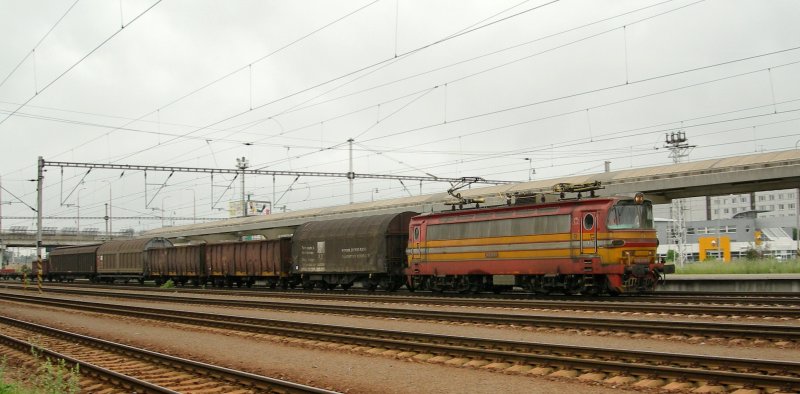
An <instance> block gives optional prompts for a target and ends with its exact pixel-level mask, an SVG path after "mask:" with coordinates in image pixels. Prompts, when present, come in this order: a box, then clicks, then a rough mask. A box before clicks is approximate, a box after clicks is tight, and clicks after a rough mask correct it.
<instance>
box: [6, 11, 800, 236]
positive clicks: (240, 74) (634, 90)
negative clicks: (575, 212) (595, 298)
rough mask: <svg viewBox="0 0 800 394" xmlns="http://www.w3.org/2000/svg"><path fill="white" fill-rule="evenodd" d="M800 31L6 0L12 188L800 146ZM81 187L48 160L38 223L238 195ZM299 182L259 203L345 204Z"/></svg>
mask: <svg viewBox="0 0 800 394" xmlns="http://www.w3.org/2000/svg"><path fill="white" fill-rule="evenodd" d="M62 17H63V18H62ZM798 20H800V2H799V1H796V0H783V1H781V0H770V1H763V0H750V1H746V0H742V1H736V0H706V1H696V0H672V1H663V0H656V1H644V0H636V1H621V0H620V1H594V0H592V1H590V0H560V1H550V0H536V1H533V0H531V1H521V0H511V1H464V0H453V1H422V0H419V1H416V0H399V1H398V0H377V1H371V0H360V1H335V2H334V1H324V0H320V1H198V0H191V1H188V0H183V1H176V0H164V1H161V2H158V1H157V0H122V1H107V0H104V1H101V0H79V1H75V0H65V1H56V0H46V1H36V0H24V1H23V0H0V53H2V56H0V122H2V123H0V138H2V150H1V151H0V163H2V165H1V166H0V176H2V186H3V187H4V188H6V189H8V191H10V192H12V193H14V194H15V195H16V196H18V197H20V198H21V199H22V200H23V201H25V202H26V203H27V204H30V205H35V184H34V183H32V182H29V181H28V180H30V179H33V178H35V175H36V167H35V164H36V158H37V156H40V155H41V156H43V157H44V158H45V160H50V161H75V162H97V163H119V164H159V165H175V166H196V167H219V168H223V167H224V168H233V167H234V166H235V165H236V158H237V157H242V156H245V157H247V158H248V159H249V161H250V164H251V167H252V168H263V169H271V170H300V171H325V172H347V171H348V150H347V145H346V141H347V139H348V138H353V139H355V146H354V147H355V149H354V153H353V154H354V166H355V168H354V170H355V172H357V173H358V172H361V173H382V174H404V175H425V174H426V173H430V174H434V175H436V176H444V177H459V176H481V177H484V178H487V179H504V180H519V181H522V180H527V179H528V178H529V176H532V177H533V178H534V179H544V178H555V177H560V176H565V175H570V174H577V173H581V174H585V173H592V172H600V171H602V170H603V162H604V161H605V160H609V161H611V162H612V164H611V166H612V169H624V168H631V167H641V166H650V165H657V164H665V163H669V162H670V160H669V158H668V152H667V151H666V150H664V149H663V148H662V147H663V139H664V133H665V132H670V131H677V130H679V129H681V128H683V130H684V131H685V132H686V134H687V136H688V137H689V139H690V143H692V144H696V145H697V148H696V149H695V150H694V151H693V152H692V154H691V156H690V160H700V159H704V158H715V157H725V156H732V155H741V154H748V153H753V152H761V151H774V150H783V149H793V148H795V145H796V143H797V142H798V140H800V120H798V119H800V64H798V63H795V62H800V49H797V48H798V47H800V24H799V23H797V21H798ZM121 26H124V28H121ZM51 29H52V30H51ZM48 32H49V33H48ZM43 37H44V38H43ZM656 148H662V149H656ZM526 158H529V159H532V160H530V161H528V160H526ZM529 168H533V169H534V171H535V174H532V173H530V172H529ZM85 174H86V170H81V169H65V170H64V171H63V175H62V173H61V170H60V169H58V168H54V167H48V172H47V173H46V189H45V200H44V202H45V208H44V213H45V214H46V215H56V216H77V208H76V207H75V206H74V205H77V204H78V201H77V199H78V194H80V199H81V201H80V206H81V216H83V217H87V219H83V220H82V221H81V224H80V225H81V227H82V228H87V227H94V228H99V229H100V231H103V229H104V222H103V221H102V220H98V219H88V217H100V216H103V210H104V206H103V204H104V203H106V202H108V195H109V188H110V189H111V194H112V196H113V203H112V205H113V207H114V211H113V214H114V216H131V217H139V216H141V217H160V216H161V212H159V211H158V209H161V208H162V206H163V208H164V210H165V211H166V212H167V213H166V214H165V216H166V217H167V223H171V220H170V219H169V218H170V217H172V216H191V215H192V209H193V207H194V206H195V202H194V201H195V200H196V209H197V216H200V217H224V216H227V211H220V210H217V209H212V206H213V207H215V208H227V207H228V202H229V201H231V200H235V199H237V198H238V195H239V193H240V189H239V183H238V180H237V181H236V182H232V180H233V178H232V177H231V176H227V177H222V176H216V177H215V178H214V184H215V185H216V186H215V187H213V188H212V186H211V179H210V177H209V176H208V175H197V174H178V173H176V174H175V175H173V176H172V177H171V178H169V179H168V180H167V175H168V174H164V173H148V178H147V183H148V185H147V186H146V185H145V180H144V177H143V174H142V173H140V172H133V171H129V172H126V173H125V174H124V175H123V174H121V171H116V170H115V171H102V170H94V171H92V172H91V173H90V174H89V175H87V176H86V177H85V178H84V175H85ZM82 178H83V179H84V180H83V182H84V183H83V184H80V185H79V184H78V182H79V181H80V180H81V179H82ZM165 181H167V185H168V186H167V187H166V188H165V189H164V190H162V191H160V192H159V194H158V196H156V197H155V198H154V199H153V198H152V196H153V194H154V193H155V192H156V189H157V188H158V186H156V185H155V184H160V183H163V182H165ZM292 181H294V178H289V177H278V178H277V180H276V182H275V185H274V190H275V192H274V194H273V182H272V178H271V177H259V178H256V177H248V179H247V187H246V191H247V192H248V193H252V195H253V197H252V198H253V199H256V200H270V201H271V200H278V199H280V200H279V201H278V204H277V205H279V206H283V205H285V206H286V209H289V210H300V209H305V208H311V207H319V206H328V205H338V204H346V203H347V202H348V186H347V180H346V179H332V178H301V179H299V180H298V181H297V182H296V183H294V184H293V185H292V187H291V188H289V185H290V184H292ZM228 185H231V188H227V187H228ZM405 186H407V187H408V190H405V189H404V187H403V185H402V184H400V183H399V182H397V181H375V180H357V181H356V183H355V196H354V200H355V201H370V200H371V199H385V198H396V197H402V196H407V195H409V193H413V194H418V193H420V185H419V184H406V185H405ZM446 188H447V185H446V184H436V183H425V184H424V185H422V192H423V193H432V192H440V191H444V190H446ZM145 189H147V195H148V199H152V202H150V204H149V205H147V200H146V199H145ZM62 190H63V192H62ZM72 190H75V192H73V193H72V194H71V195H70V196H69V197H68V198H66V196H67V195H68V194H69V193H70V191H72ZM78 190H81V191H80V192H79V193H78V192H77V191H78ZM212 190H213V192H212ZM217 200H218V201H219V202H217ZM2 201H3V202H9V201H15V202H16V199H15V198H13V197H12V196H11V195H10V194H9V193H8V192H6V191H3V192H2ZM152 208H157V209H152ZM2 213H3V216H31V215H32V212H31V210H30V209H29V208H27V207H25V206H24V205H23V204H18V203H14V204H10V205H2ZM175 224H176V225H177V224H186V222H176V223H175ZM2 226H3V227H4V228H8V227H10V226H28V227H29V228H33V227H35V221H34V220H32V219H8V218H6V219H4V220H3V222H2ZM45 226H49V227H76V226H77V221H76V220H74V219H70V220H49V221H46V222H45ZM159 226H161V221H160V220H152V219H146V218H142V219H134V220H125V221H122V220H119V221H115V223H114V229H115V230H120V229H122V228H134V229H136V230H142V229H148V228H154V227H159Z"/></svg>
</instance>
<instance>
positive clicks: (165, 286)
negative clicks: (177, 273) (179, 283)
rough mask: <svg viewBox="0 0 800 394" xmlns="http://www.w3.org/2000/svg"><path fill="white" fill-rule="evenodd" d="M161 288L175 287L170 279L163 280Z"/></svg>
mask: <svg viewBox="0 0 800 394" xmlns="http://www.w3.org/2000/svg"><path fill="white" fill-rule="evenodd" d="M161 288H162V289H173V288H175V282H173V281H172V279H170V280H168V281H166V282H164V284H163V285H161Z"/></svg>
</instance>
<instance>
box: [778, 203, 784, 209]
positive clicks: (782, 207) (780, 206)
mask: <svg viewBox="0 0 800 394" xmlns="http://www.w3.org/2000/svg"><path fill="white" fill-rule="evenodd" d="M778 209H786V208H785V206H784V205H783V204H778Z"/></svg>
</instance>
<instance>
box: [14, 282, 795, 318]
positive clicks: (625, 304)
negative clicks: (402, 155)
mask: <svg viewBox="0 0 800 394" xmlns="http://www.w3.org/2000/svg"><path fill="white" fill-rule="evenodd" d="M7 287H8V288H19V286H13V285H12V286H7ZM47 289H48V291H51V292H65V291H66V290H67V289H58V288H56V287H48V288H47ZM112 289H113V287H112ZM131 289H141V287H135V286H129V287H125V288H124V290H125V291H128V290H131ZM147 290H150V291H162V292H171V293H174V292H184V293H197V294H209V293H214V294H221V295H232V293H231V292H230V291H214V290H199V289H185V288H172V289H158V288H149V289H147ZM92 291H96V290H92ZM137 291H138V290H137ZM243 293H244V292H241V293H238V294H236V293H233V294H235V295H243ZM246 295H248V296H259V297H275V298H292V299H298V298H308V299H317V300H326V301H353V302H380V303H402V304H417V305H437V306H472V307H488V308H521V309H552V310H580V311H592V312H596V311H605V312H628V313H635V312H638V313H659V314H662V313H667V314H683V315H714V316H755V317H777V318H792V319H800V305H797V307H796V308H791V307H789V308H787V307H784V306H781V304H778V305H777V306H751V304H752V303H751V302H749V300H748V299H741V300H740V301H739V304H738V305H737V304H732V305H702V304H699V302H701V301H697V300H689V299H682V300H679V301H676V302H682V303H680V304H672V303H668V302H667V301H666V300H661V301H659V300H648V302H639V298H637V299H635V300H631V301H616V300H613V301H609V300H608V299H591V300H581V301H573V300H566V301H565V300H563V299H556V300H538V299H534V300H532V299H496V298H492V299H486V298H467V297H429V296H405V295H404V296H397V295H375V294H368V293H364V294H358V293H356V294H352V293H351V294H332V293H294V292H282V291H271V292H262V293H259V292H256V291H252V292H247V294H246ZM673 300H674V299H673ZM690 301H694V302H690ZM743 304H746V305H743ZM792 305H796V304H794V303H792V304H789V306H792Z"/></svg>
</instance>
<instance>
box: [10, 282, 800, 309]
mask: <svg viewBox="0 0 800 394" xmlns="http://www.w3.org/2000/svg"><path fill="white" fill-rule="evenodd" d="M3 283H5V284H7V285H8V284H13V282H3V281H0V285H2V284H3ZM45 286H46V287H50V288H53V287H79V288H91V289H107V290H120V289H125V290H135V291H164V292H181V293H198V294H219V295H246V296H251V297H272V298H302V297H306V298H313V299H331V300H340V301H346V300H351V299H353V298H358V299H364V300H366V301H369V302H373V301H381V300H383V302H408V299H413V300H416V299H420V300H421V301H420V302H419V303H428V302H429V301H428V300H427V299H431V300H444V301H441V302H442V303H453V304H455V303H457V302H460V301H463V300H475V301H465V302H476V303H477V302H481V301H487V302H491V301H495V302H501V301H587V302H619V303H623V302H632V303H658V304H664V303H676V304H690V305H694V304H718V305H719V304H721V305H725V304H735V305H742V304H745V305H765V306H770V305H771V306H796V307H800V293H796V292H789V293H787V292H681V291H670V292H667V291H664V292H656V293H652V294H643V295H629V296H624V295H623V296H619V297H607V296H605V297H590V296H583V295H571V296H564V295H540V294H531V293H521V292H509V293H501V294H491V293H481V294H460V293H432V292H409V291H405V290H402V289H401V290H399V291H397V292H392V293H385V292H369V291H366V290H363V289H359V288H353V289H350V290H348V291H346V292H345V291H342V290H311V291H308V290H300V289H296V290H280V289H269V288H265V287H252V288H247V287H244V288H226V289H221V288H197V287H175V288H169V289H162V288H159V287H156V286H153V285H148V284H145V285H139V284H116V285H106V284H94V283H90V282H88V281H85V282H76V283H68V282H59V283H56V282H52V283H51V282H46V283H45Z"/></svg>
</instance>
